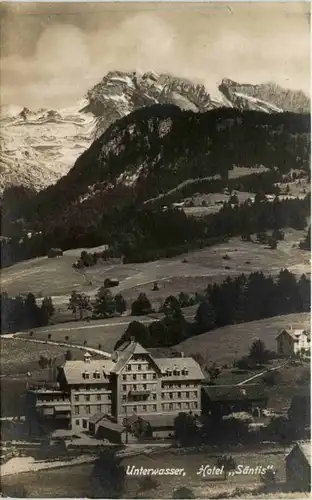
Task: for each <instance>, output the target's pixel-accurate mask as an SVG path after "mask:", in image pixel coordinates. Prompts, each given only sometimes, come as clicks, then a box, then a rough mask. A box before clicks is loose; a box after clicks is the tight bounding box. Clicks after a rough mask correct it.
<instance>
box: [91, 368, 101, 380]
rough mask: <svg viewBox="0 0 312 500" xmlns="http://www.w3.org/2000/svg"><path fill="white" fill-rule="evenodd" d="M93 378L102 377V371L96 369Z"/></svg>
mask: <svg viewBox="0 0 312 500" xmlns="http://www.w3.org/2000/svg"><path fill="white" fill-rule="evenodd" d="M93 378H97V379H99V378H101V374H100V372H99V371H97V370H96V371H95V372H94V373H93Z"/></svg>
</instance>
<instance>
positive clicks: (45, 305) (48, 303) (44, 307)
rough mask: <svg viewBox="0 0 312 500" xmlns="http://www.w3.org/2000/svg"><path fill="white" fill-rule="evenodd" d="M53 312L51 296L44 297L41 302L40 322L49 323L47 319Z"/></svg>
mask: <svg viewBox="0 0 312 500" xmlns="http://www.w3.org/2000/svg"><path fill="white" fill-rule="evenodd" d="M54 312H55V309H54V306H53V302H52V298H51V297H45V298H44V299H43V301H42V303H41V314H42V322H43V324H44V325H47V324H48V323H49V319H50V318H51V317H52V316H53V314H54Z"/></svg>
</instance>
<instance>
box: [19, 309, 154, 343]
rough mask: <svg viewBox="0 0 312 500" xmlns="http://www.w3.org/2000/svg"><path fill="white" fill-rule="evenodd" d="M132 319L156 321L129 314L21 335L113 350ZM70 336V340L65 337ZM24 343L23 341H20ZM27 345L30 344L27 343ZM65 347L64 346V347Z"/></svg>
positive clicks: (73, 323)
mask: <svg viewBox="0 0 312 500" xmlns="http://www.w3.org/2000/svg"><path fill="white" fill-rule="evenodd" d="M130 321H140V322H142V323H145V324H149V323H151V322H152V321H154V319H153V318H148V317H146V316H139V317H135V316H127V317H121V318H112V319H107V320H98V321H93V322H90V323H88V322H86V321H77V322H75V321H73V322H70V323H64V324H62V325H59V326H57V325H55V326H49V327H44V328H36V329H34V330H33V335H32V336H30V334H29V333H28V332H25V333H22V334H20V335H19V336H20V337H25V338H27V339H38V340H44V341H47V340H48V336H49V335H51V338H50V340H51V341H53V342H60V343H62V342H68V343H69V344H73V345H74V344H76V345H84V343H85V341H86V346H87V347H94V348H98V346H99V344H101V346H102V347H101V348H102V349H103V350H104V351H108V352H111V351H113V349H114V345H115V343H116V342H117V340H118V339H119V338H120V337H121V335H122V334H123V333H124V331H125V330H126V329H127V326H128V325H129V323H130ZM65 337H68V340H66V339H65ZM20 342H21V343H22V341H20ZM27 345H29V344H28V343H27ZM63 349H64V348H63Z"/></svg>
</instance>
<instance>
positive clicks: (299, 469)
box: [285, 441, 311, 491]
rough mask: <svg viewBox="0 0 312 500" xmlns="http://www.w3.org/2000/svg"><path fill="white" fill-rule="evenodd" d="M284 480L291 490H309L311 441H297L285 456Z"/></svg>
mask: <svg viewBox="0 0 312 500" xmlns="http://www.w3.org/2000/svg"><path fill="white" fill-rule="evenodd" d="M285 461H286V480H287V486H288V487H289V489H290V490H291V491H310V490H311V442H310V441H303V442H298V443H296V444H295V446H294V447H293V448H292V450H291V451H290V452H289V453H288V455H287V456H286V459H285Z"/></svg>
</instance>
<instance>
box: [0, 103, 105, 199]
mask: <svg viewBox="0 0 312 500" xmlns="http://www.w3.org/2000/svg"><path fill="white" fill-rule="evenodd" d="M81 104H82V103H79V108H78V106H77V107H76V108H69V109H67V110H61V111H55V110H39V111H31V110H29V109H27V108H24V109H22V110H19V112H18V113H16V109H14V110H12V109H5V108H4V109H3V108H2V109H1V121H0V127H1V135H0V144H1V147H0V172H1V176H0V191H3V189H4V187H6V186H10V185H24V186H25V185H26V186H31V187H34V188H35V189H38V190H39V189H42V188H43V187H46V186H48V185H50V184H54V183H55V182H56V181H57V180H58V179H59V178H60V177H62V176H63V175H65V174H66V173H67V172H68V170H69V169H70V168H71V167H72V166H73V164H74V163H75V161H76V159H77V158H78V156H80V155H81V153H82V152H83V151H84V150H85V149H87V148H88V147H89V145H90V144H91V142H92V140H93V139H94V133H95V130H96V123H97V119H96V118H95V117H94V116H93V115H92V114H91V113H85V112H81V111H80V109H81V107H83V104H82V106H81ZM12 111H14V114H13V112H12Z"/></svg>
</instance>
